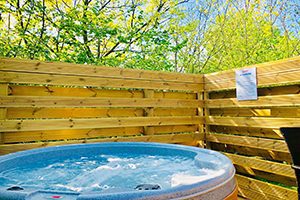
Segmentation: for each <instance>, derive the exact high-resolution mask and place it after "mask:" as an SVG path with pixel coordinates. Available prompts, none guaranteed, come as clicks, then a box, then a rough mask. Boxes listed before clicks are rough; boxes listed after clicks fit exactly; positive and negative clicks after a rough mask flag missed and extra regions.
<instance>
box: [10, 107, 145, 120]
mask: <svg viewBox="0 0 300 200" xmlns="http://www.w3.org/2000/svg"><path fill="white" fill-rule="evenodd" d="M143 114H144V109H143V108H8V109H7V116H6V117H7V119H21V118H30V119H39V118H44V119H53V118H96V117H135V116H143Z"/></svg>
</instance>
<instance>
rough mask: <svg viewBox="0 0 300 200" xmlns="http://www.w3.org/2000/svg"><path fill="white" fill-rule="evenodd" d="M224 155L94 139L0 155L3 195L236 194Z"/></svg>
mask: <svg viewBox="0 0 300 200" xmlns="http://www.w3.org/2000/svg"><path fill="white" fill-rule="evenodd" d="M234 174H235V170H234V167H233V165H232V163H231V161H230V160H229V159H228V158H227V157H226V156H224V155H222V154H220V153H218V152H215V151H211V150H206V149H201V148H196V147H188V146H182V145H170V144H158V143H94V144H79V145H67V146H56V147H48V148H42V149H34V150H28V151H23V152H18V153H13V154H9V155H5V156H1V157H0V199H20V200H21V199H26V200H27V199H28V200H33V199H63V200H68V199H78V200H88V199H89V200H96V199H103V200H106V199H107V200H112V199H151V200H154V199H214V200H218V199H220V200H221V199H235V197H234V198H232V197H233V196H232V193H233V192H234V191H236V183H235V179H234Z"/></svg>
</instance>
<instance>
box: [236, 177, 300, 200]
mask: <svg viewBox="0 0 300 200" xmlns="http://www.w3.org/2000/svg"><path fill="white" fill-rule="evenodd" d="M236 178H237V181H238V187H239V194H240V195H242V196H244V197H247V198H248V199H259V200H278V199H282V200H287V199H289V200H297V199H298V194H297V191H296V190H291V189H288V188H284V187H280V186H278V185H274V184H271V183H267V182H263V181H259V180H256V179H253V178H249V177H245V176H242V175H236Z"/></svg>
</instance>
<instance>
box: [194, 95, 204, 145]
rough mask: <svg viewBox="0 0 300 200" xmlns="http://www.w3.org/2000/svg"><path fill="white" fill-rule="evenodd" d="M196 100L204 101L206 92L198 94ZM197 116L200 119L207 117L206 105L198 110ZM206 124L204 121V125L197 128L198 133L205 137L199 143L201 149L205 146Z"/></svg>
mask: <svg viewBox="0 0 300 200" xmlns="http://www.w3.org/2000/svg"><path fill="white" fill-rule="evenodd" d="M196 98H197V100H199V101H203V99H204V92H198V93H197V97H196ZM203 102H204V101H203ZM197 115H198V116H199V117H203V118H204V117H205V116H204V104H203V106H202V107H198V108H197ZM204 124H205V122H204V121H203V123H202V124H198V127H197V131H198V133H200V134H202V136H203V137H201V140H200V141H199V143H198V145H199V146H200V147H204V145H205V141H204V139H205V137H204V134H205V129H204Z"/></svg>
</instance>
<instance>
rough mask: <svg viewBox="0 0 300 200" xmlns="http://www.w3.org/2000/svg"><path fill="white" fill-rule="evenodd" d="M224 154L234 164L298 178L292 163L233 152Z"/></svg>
mask: <svg viewBox="0 0 300 200" xmlns="http://www.w3.org/2000/svg"><path fill="white" fill-rule="evenodd" d="M224 154H225V155H226V156H227V157H229V158H230V159H231V160H232V162H233V164H235V165H240V166H244V167H249V168H252V169H257V170H261V171H265V172H269V173H273V174H278V175H281V176H285V177H290V178H293V179H296V177H295V172H294V170H293V169H292V167H291V165H287V164H282V163H276V162H271V161H267V160H262V159H259V158H254V157H248V156H241V155H235V154H231V153H224Z"/></svg>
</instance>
